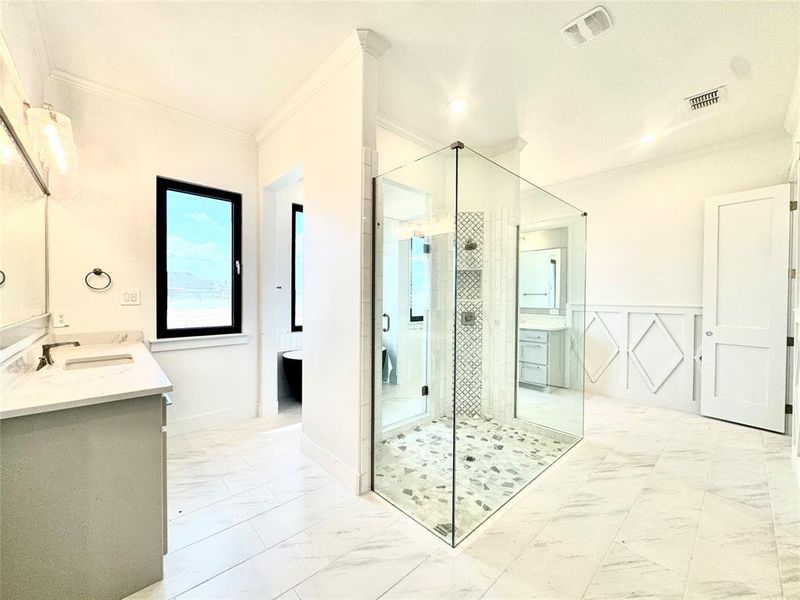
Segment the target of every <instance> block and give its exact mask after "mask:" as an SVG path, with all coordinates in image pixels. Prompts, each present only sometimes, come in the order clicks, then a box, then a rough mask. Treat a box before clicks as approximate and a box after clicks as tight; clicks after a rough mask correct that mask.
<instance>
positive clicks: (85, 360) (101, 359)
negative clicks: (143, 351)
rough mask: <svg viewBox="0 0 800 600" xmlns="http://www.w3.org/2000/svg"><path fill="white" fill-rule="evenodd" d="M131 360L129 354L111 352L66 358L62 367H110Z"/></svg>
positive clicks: (68, 368)
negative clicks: (102, 354) (103, 354)
mask: <svg viewBox="0 0 800 600" xmlns="http://www.w3.org/2000/svg"><path fill="white" fill-rule="evenodd" d="M132 362H133V356H132V355H130V354H111V355H106V356H83V357H77V358H68V359H67V360H66V361H65V362H64V368H65V369H67V370H71V369H92V368H94V367H111V366H114V365H127V364H130V363H132Z"/></svg>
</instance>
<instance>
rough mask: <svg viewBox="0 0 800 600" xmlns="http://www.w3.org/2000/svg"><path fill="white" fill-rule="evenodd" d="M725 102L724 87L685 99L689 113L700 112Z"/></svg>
mask: <svg viewBox="0 0 800 600" xmlns="http://www.w3.org/2000/svg"><path fill="white" fill-rule="evenodd" d="M723 100H725V86H724V85H723V86H721V87H718V88H714V89H713V90H709V91H707V92H703V93H702V94H695V95H694V96H689V97H688V98H686V103H687V104H688V105H689V110H690V111H695V110H702V109H704V108H709V107H711V106H716V105H717V104H719V103H721V102H722V101H723Z"/></svg>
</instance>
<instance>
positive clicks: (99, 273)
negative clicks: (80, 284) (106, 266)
mask: <svg viewBox="0 0 800 600" xmlns="http://www.w3.org/2000/svg"><path fill="white" fill-rule="evenodd" d="M91 275H96V276H97V277H101V276H103V275H105V276H106V278H107V279H108V283H106V284H105V285H104V286H100V287H95V286H93V285H92V284H91V283H89V277H90V276H91ZM83 280H84V281H85V282H86V287H88V288H89V289H92V290H98V291H101V290H105V289H107V288H108V287H109V286H110V285H111V275H109V274H108V273H106V272H105V271H103V269H101V268H99V267H95V268H94V269H92V270H91V271H89V272H88V273H87V274H86V277H84V278H83Z"/></svg>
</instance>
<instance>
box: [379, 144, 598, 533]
mask: <svg viewBox="0 0 800 600" xmlns="http://www.w3.org/2000/svg"><path fill="white" fill-rule="evenodd" d="M374 185H375V193H374V198H375V207H374V208H375V210H374V213H373V214H374V223H373V228H374V236H373V239H374V263H373V264H374V269H373V273H374V276H373V300H374V301H373V307H374V327H373V376H374V385H373V413H372V414H373V422H372V433H373V436H372V437H373V448H372V458H373V460H372V468H373V471H372V487H373V490H374V491H375V492H377V493H378V494H380V495H381V496H382V497H383V498H385V499H386V500H388V501H389V502H391V503H392V504H394V505H395V506H396V507H397V508H398V509H400V510H402V511H404V512H405V513H406V514H408V515H409V516H411V517H412V518H414V519H415V520H417V521H418V522H419V523H421V524H422V525H424V526H425V527H427V528H428V529H429V530H431V531H432V532H434V533H435V534H436V535H438V536H440V537H441V538H442V539H444V540H445V541H447V542H448V543H449V544H450V545H452V546H455V545H457V544H458V543H459V542H461V541H462V540H463V539H464V538H465V537H466V536H467V535H469V534H470V533H471V532H472V531H474V530H475V528H476V527H478V526H479V525H480V524H481V523H482V522H483V521H484V520H486V519H487V518H488V517H490V516H491V515H492V514H493V513H494V512H495V511H497V509H499V508H500V507H501V506H502V505H503V504H505V503H506V502H507V501H508V500H509V499H510V498H511V497H513V496H514V495H515V494H517V493H518V492H520V491H521V490H522V489H523V488H524V487H525V486H526V485H527V484H528V483H530V482H531V481H533V479H535V478H536V477H538V476H539V475H541V474H542V473H543V472H544V471H545V470H546V469H547V468H548V467H549V466H550V465H552V464H553V463H554V462H555V461H556V460H558V459H559V458H560V457H561V456H563V455H564V453H566V452H567V451H568V450H569V449H570V448H571V447H572V446H573V445H574V444H575V443H577V442H578V441H579V440H580V439H581V437H582V435H583V400H584V390H583V373H584V361H583V355H584V342H583V333H584V297H585V292H584V288H585V259H586V251H585V241H586V214H585V213H583V212H582V211H581V210H579V209H577V208H575V207H573V206H571V205H569V204H567V203H566V202H563V201H561V200H559V199H558V198H556V197H555V196H553V195H552V194H549V193H548V192H546V191H544V190H542V189H541V188H538V187H536V186H535V185H533V184H532V183H530V182H528V181H525V180H524V179H522V178H521V177H519V176H518V175H515V174H514V173H512V172H511V171H509V170H508V169H506V168H504V167H503V166H501V165H500V164H498V163H495V162H493V161H492V160H490V159H488V158H486V157H484V156H482V155H481V154H479V153H478V152H476V151H474V150H471V149H469V148H467V147H465V146H464V145H463V144H462V143H460V142H455V143H454V144H452V145H451V146H450V147H449V148H444V149H442V150H440V151H438V152H434V153H433V154H430V155H428V156H425V157H423V158H421V159H419V160H417V161H415V162H413V163H411V164H408V165H405V166H403V167H399V168H397V169H395V170H393V171H390V172H388V173H385V174H383V175H380V176H378V177H376V178H375V180H374Z"/></svg>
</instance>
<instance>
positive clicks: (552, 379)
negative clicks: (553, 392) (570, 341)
mask: <svg viewBox="0 0 800 600" xmlns="http://www.w3.org/2000/svg"><path fill="white" fill-rule="evenodd" d="M564 347H565V346H564V330H556V331H549V330H543V329H520V330H519V356H518V359H519V382H520V383H522V384H527V385H535V386H542V387H544V386H556V387H564V386H565V373H564V370H565V369H564Z"/></svg>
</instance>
